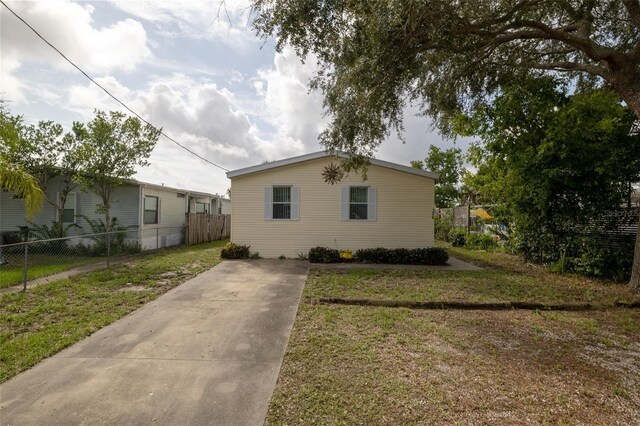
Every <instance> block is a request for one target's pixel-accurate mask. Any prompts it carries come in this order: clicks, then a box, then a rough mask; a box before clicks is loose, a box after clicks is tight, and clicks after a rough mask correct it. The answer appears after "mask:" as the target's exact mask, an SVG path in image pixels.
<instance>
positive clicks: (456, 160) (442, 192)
mask: <svg viewBox="0 0 640 426" xmlns="http://www.w3.org/2000/svg"><path fill="white" fill-rule="evenodd" d="M411 165H412V166H413V167H415V168H418V169H427V170H430V171H432V172H435V173H438V174H439V175H440V176H439V177H438V180H437V182H436V187H435V202H436V207H439V208H444V207H453V206H455V205H456V203H457V202H458V199H459V198H460V190H459V189H458V182H459V180H460V175H461V173H462V151H461V150H460V148H449V149H446V150H441V149H440V148H438V147H437V146H435V145H430V146H429V152H428V153H427V157H426V158H425V159H424V161H420V160H418V161H412V162H411Z"/></svg>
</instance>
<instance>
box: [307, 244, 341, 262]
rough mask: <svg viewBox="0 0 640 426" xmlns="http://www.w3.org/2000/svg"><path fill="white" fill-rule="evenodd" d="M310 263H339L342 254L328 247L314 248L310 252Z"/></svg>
mask: <svg viewBox="0 0 640 426" xmlns="http://www.w3.org/2000/svg"><path fill="white" fill-rule="evenodd" d="M309 261H310V262H311V263H338V262H340V252H339V251H338V250H336V249H332V248H328V247H314V248H312V249H311V250H309Z"/></svg>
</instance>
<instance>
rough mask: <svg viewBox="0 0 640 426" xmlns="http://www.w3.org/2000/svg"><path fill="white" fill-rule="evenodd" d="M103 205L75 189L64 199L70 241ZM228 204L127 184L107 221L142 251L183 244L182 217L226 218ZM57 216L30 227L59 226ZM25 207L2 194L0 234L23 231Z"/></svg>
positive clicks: (47, 215)
mask: <svg viewBox="0 0 640 426" xmlns="http://www.w3.org/2000/svg"><path fill="white" fill-rule="evenodd" d="M62 184H63V182H62V181H61V179H59V178H56V179H52V181H51V182H49V184H48V185H47V190H46V194H47V198H49V199H52V200H53V199H56V198H57V196H58V193H59V191H60V189H61V187H62ZM100 203H101V199H100V197H99V196H98V195H97V194H94V193H92V192H85V191H82V190H81V189H80V188H79V187H76V188H75V189H74V190H73V191H72V192H71V193H70V194H69V196H68V197H67V202H66V204H65V206H64V207H65V208H64V212H63V217H64V224H65V226H66V225H70V224H74V223H75V224H77V225H78V226H79V227H80V228H70V229H69V231H68V235H70V236H74V235H82V234H88V233H91V232H92V229H91V227H90V225H89V223H88V221H87V220H86V219H85V218H88V219H89V220H102V221H104V215H103V214H102V213H96V207H97V205H99V204H100ZM230 204H231V201H230V200H229V199H226V198H223V197H220V196H219V195H215V194H209V193H204V192H197V191H189V190H185V189H178V188H170V187H167V186H164V185H156V184H152V183H147V182H140V181H137V180H128V181H127V182H126V183H125V184H124V185H122V186H119V187H117V188H116V189H115V190H114V192H113V195H112V197H111V210H110V214H111V217H115V218H117V223H118V226H123V227H127V228H129V229H130V231H129V232H128V233H127V240H129V241H136V240H137V241H138V242H139V243H140V245H141V247H142V249H143V250H146V249H154V248H160V247H168V246H172V245H177V244H180V243H181V242H182V239H183V226H184V224H185V213H203V214H205V213H211V214H216V213H217V214H220V213H222V214H225V213H226V214H228V213H227V212H228V211H230ZM57 215H58V211H57V210H56V209H55V208H54V207H53V206H52V205H51V204H49V203H44V205H43V207H42V210H41V211H40V212H38V213H37V214H36V215H35V216H34V217H33V218H32V219H31V221H32V222H33V223H36V224H39V225H51V224H52V222H53V221H55V220H57ZM27 225H28V222H27V220H26V217H25V209H24V203H23V202H22V200H21V199H19V198H16V197H15V196H14V195H13V194H12V193H10V192H7V191H4V190H3V191H2V192H1V193H0V233H2V234H6V233H15V232H16V231H17V230H18V229H19V227H20V226H27Z"/></svg>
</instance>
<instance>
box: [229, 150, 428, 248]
mask: <svg viewBox="0 0 640 426" xmlns="http://www.w3.org/2000/svg"><path fill="white" fill-rule="evenodd" d="M330 161H331V160H330V159H329V158H322V159H317V160H311V161H306V162H303V163H298V164H293V165H288V166H284V167H279V168H275V169H271V170H266V171H262V172H257V173H252V174H247V175H243V176H238V177H235V178H232V179H231V194H232V197H231V202H232V204H233V215H232V217H231V240H232V241H233V242H235V243H238V244H249V245H251V250H252V251H257V252H259V253H260V255H261V256H263V257H278V256H280V255H285V256H287V257H295V256H296V255H297V254H298V253H306V252H307V251H308V250H309V249H310V248H311V247H314V246H326V247H331V248H336V249H350V250H356V249H358V248H367V247H388V248H394V247H406V248H418V247H430V246H433V245H434V239H433V219H432V211H433V206H434V180H433V179H431V178H425V177H421V176H416V175H412V174H409V173H405V172H401V171H397V170H391V169H388V168H384V167H379V166H370V167H369V170H368V173H367V176H368V180H366V181H362V180H361V179H360V177H359V176H357V175H355V174H351V175H350V176H347V177H346V178H345V179H343V181H342V182H340V183H338V184H336V185H330V184H327V183H325V182H324V180H323V178H322V176H321V173H322V170H323V167H324V166H325V165H326V164H328V163H329V162H330ZM272 185H291V186H296V187H299V189H300V219H299V220H296V221H287V220H265V219H264V193H265V190H264V189H265V187H268V186H272ZM348 186H371V187H375V188H376V194H377V197H376V198H377V202H376V220H371V221H370V220H341V191H342V188H343V187H348Z"/></svg>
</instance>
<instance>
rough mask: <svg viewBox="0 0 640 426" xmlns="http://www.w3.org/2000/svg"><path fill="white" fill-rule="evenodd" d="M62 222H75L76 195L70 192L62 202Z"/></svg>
mask: <svg viewBox="0 0 640 426" xmlns="http://www.w3.org/2000/svg"><path fill="white" fill-rule="evenodd" d="M62 222H64V223H75V222H76V193H75V192H71V193H69V194H68V195H67V199H66V200H65V202H64V207H63V210H62Z"/></svg>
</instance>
